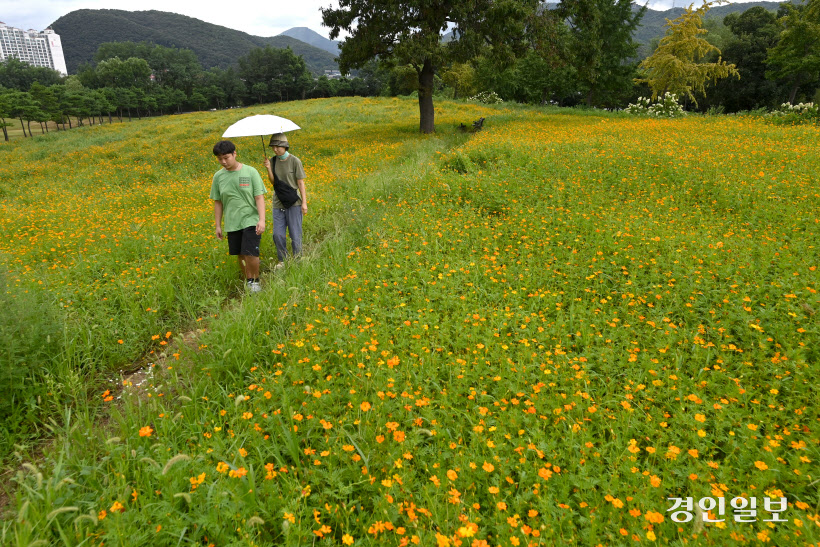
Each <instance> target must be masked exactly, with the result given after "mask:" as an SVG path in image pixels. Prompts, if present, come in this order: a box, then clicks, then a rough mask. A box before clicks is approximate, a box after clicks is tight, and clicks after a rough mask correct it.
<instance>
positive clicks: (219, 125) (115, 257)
mask: <svg viewBox="0 0 820 547" xmlns="http://www.w3.org/2000/svg"><path fill="white" fill-rule="evenodd" d="M265 112H273V113H276V114H279V115H282V116H286V117H289V118H291V119H294V121H296V122H297V123H298V124H299V125H301V126H302V127H303V130H302V131H300V132H297V133H294V134H293V136H292V149H291V151H292V152H293V153H294V154H296V155H297V156H299V157H300V158H301V159H302V160H303V162H304V164H305V167H306V170H307V172H308V192H309V196H310V198H311V199H310V212H309V215H308V216H307V217H306V220H305V225H306V242H307V243H306V248H307V249H306V250H307V255H306V256H305V257H304V258H303V259H302V260H300V261H298V262H294V263H291V264H289V265H288V266H287V267H286V268H285V269H284V271H277V272H273V271H272V270H271V268H270V265H271V262H270V258H271V256H272V255H273V249H272V244H271V241H270V239H269V238H268V237H265V238H264V245H263V248H262V253H263V270H264V273H263V285H264V288H265V289H264V292H263V293H261V294H260V295H257V296H256V297H253V298H251V297H245V296H242V295H241V293H240V290H239V289H240V287H241V284H240V280H239V279H238V275H237V271H236V265H235V263H234V262H233V261H231V260H229V258H228V257H227V256H226V249H225V248H224V245H220V244H218V243H217V242H216V241H215V240H214V238H213V234H212V231H213V227H212V224H213V220H212V212H211V205H210V201H209V200H208V199H207V195H208V188H209V185H210V177H211V175H212V173H213V172H214V171H215V170H216V167H217V165H216V163H215V161H214V160H213V159H212V157H211V155H210V147H211V146H212V144H213V142H214V141H215V140H217V139H218V138H219V135H220V134H221V132H222V130H223V129H224V128H225V127H227V126H228V125H230V123H232V122H234V121H236V119H238V118H240V117H242V116H245V115H250V114H257V113H265ZM568 112H569V113H568ZM480 116H484V117H486V119H487V121H486V122H485V130H484V131H482V132H481V133H478V134H475V135H465V134H461V133H459V132H458V131H457V129H456V127H457V126H458V124H459V123H467V124H469V123H470V122H471V121H473V120H474V119H476V118H478V117H480ZM437 124H438V125H437V128H438V132H437V134H436V135H434V136H420V135H418V134H417V105H416V104H415V102H414V101H411V100H402V99H378V100H373V99H332V100H319V101H303V102H296V103H287V104H281V105H275V108H271V107H256V108H252V109H246V110H244V111H241V112H240V111H229V112H218V113H200V114H194V115H184V116H175V117H173V118H162V119H152V120H144V121H141V122H135V123H131V124H116V125H113V126H103V127H95V128H83V129H80V130H77V131H72V132H66V133H60V134H50V135H47V136H45V137H41V138H38V139H31V140H30V141H26V142H21V141H16V142H14V143H11V144H10V145H5V146H4V147H0V154H4V153H5V154H6V161H3V162H2V163H0V175H2V176H0V180H3V181H8V182H4V183H3V185H2V187H0V192H2V197H3V200H2V205H0V207H2V208H3V211H2V215H0V233H2V234H3V236H4V237H3V238H2V239H0V246H2V247H0V253H2V254H3V256H4V259H5V260H4V263H5V264H6V266H5V270H4V271H3V272H2V275H3V276H4V278H5V280H6V284H7V289H6V291H5V294H4V295H3V296H2V297H3V299H4V300H3V306H2V308H1V309H2V312H0V313H2V314H3V316H2V321H3V322H2V326H3V330H2V331H0V334H2V336H3V342H4V344H6V345H7V347H8V348H9V349H8V350H7V351H6V354H4V358H7V359H8V362H9V364H8V366H6V367H4V368H5V369H6V370H7V372H5V375H6V377H7V378H6V379H5V380H4V381H5V382H6V383H5V384H0V391H2V390H3V389H4V388H5V390H6V391H5V393H6V394H8V395H9V397H8V398H7V401H10V402H7V403H6V404H5V406H4V407H0V410H3V411H4V412H5V413H6V416H7V419H6V425H5V426H4V428H3V429H4V431H5V433H4V435H5V439H6V440H7V441H8V443H7V444H6V446H9V447H11V446H12V443H15V446H14V448H9V449H8V451H7V452H6V453H4V457H5V460H6V462H7V464H8V466H9V469H11V470H12V471H10V472H9V474H10V475H11V474H13V476H14V488H15V490H14V494H13V499H12V501H11V511H10V512H9V514H8V516H7V519H6V520H5V521H4V524H3V527H2V531H1V532H0V534H1V535H0V539H2V541H0V543H2V544H4V545H5V544H9V545H20V546H23V545H31V544H32V543H33V542H37V541H42V542H44V543H43V544H61V545H62V544H65V545H101V544H103V543H104V544H106V545H179V544H183V543H188V544H191V543H195V544H201V545H215V546H221V545H306V544H318V545H323V544H326V545H330V544H343V545H376V544H388V545H409V544H418V545H438V546H450V545H453V546H466V545H470V546H475V547H478V546H482V545H552V544H557V543H562V544H563V543H566V544H577V545H597V544H601V545H621V544H623V545H626V544H636V543H653V542H655V543H657V544H663V545H669V544H675V545H684V544H686V545H721V546H722V545H733V544H753V545H757V544H770V545H812V544H816V543H817V542H818V541H820V527H818V524H820V517H818V504H820V497H818V490H817V484H818V477H817V475H818V468H817V464H816V462H817V460H818V458H820V454H818V452H820V447H818V436H817V434H816V430H817V428H818V427H820V423H818V414H817V411H816V410H815V407H816V405H815V404H814V403H812V402H811V396H812V393H813V389H814V388H815V386H816V385H817V363H818V357H820V355H818V352H820V349H818V348H820V345H818V342H820V340H818V323H817V315H816V310H820V297H818V295H817V289H818V274H817V270H816V268H817V261H818V259H817V249H816V241H817V237H818V232H820V226H819V225H818V223H820V218H818V216H817V211H818V206H820V190H818V188H817V175H816V173H817V172H818V167H820V166H819V165H818V158H817V154H816V149H817V143H818V136H820V135H818V130H817V128H816V127H785V126H773V125H769V124H767V123H765V121H762V120H758V119H753V118H746V117H690V118H685V119H680V120H650V119H641V118H629V117H624V116H622V115H612V114H597V113H596V114H593V113H577V112H575V113H572V112H571V111H561V110H557V109H556V110H547V111H545V110H539V109H534V108H525V107H515V106H493V107H485V106H480V105H471V104H467V103H458V102H440V103H438V104H437ZM238 144H239V146H240V160H241V161H246V162H248V163H251V164H254V165H257V166H259V164H260V162H261V154H262V150H261V145H260V143H259V140H258V139H241V140H238ZM55 153H56V155H55ZM46 159H48V161H44V160H46ZM58 160H59V161H58ZM11 181H20V182H21V184H14V183H12V182H11ZM22 182H25V183H26V184H22ZM143 357H145V358H146V362H147V363H149V364H148V365H147V367H146V369H145V370H147V371H149V372H150V374H149V375H148V379H147V380H146V383H145V384H144V385H143V387H142V388H141V389H139V390H137V391H136V393H133V394H129V393H131V392H132V391H134V390H125V391H124V390H122V389H120V388H118V387H111V388H107V387H106V385H105V383H104V381H103V380H104V379H105V378H110V377H112V376H115V375H114V374H113V371H117V370H121V369H122V367H123V365H126V364H128V363H133V362H138V361H139V360H140V359H141V358H143ZM0 394H2V393H0ZM20 394H23V395H20ZM40 422H42V423H45V424H47V425H48V426H49V428H50V430H51V436H52V438H53V439H54V441H53V442H52V443H51V444H50V445H49V447H48V448H46V449H42V455H41V456H40V457H39V458H37V459H36V460H32V459H31V456H32V454H33V453H36V451H35V449H34V446H35V445H33V444H32V443H31V441H27V440H26V437H25V435H24V431H22V428H15V427H14V426H12V425H11V424H17V423H19V424H31V423H40ZM669 498H692V499H693V501H694V504H695V508H694V509H693V510H692V511H691V513H692V518H691V520H688V519H684V518H683V515H682V514H680V513H674V512H675V511H681V510H683V508H682V507H678V508H676V509H673V510H670V508H671V507H672V502H670V500H669ZM707 498H711V500H707ZM781 498H786V500H787V504H788V505H787V507H783V509H785V510H784V511H782V512H780V513H778V512H776V509H779V508H780V507H778V506H773V504H772V503H771V501H779V500H780V499H781ZM752 499H754V500H755V502H756V513H755V514H754V515H753V516H746V517H742V516H741V515H742V513H741V509H743V508H745V509H746V510H748V509H749V506H750V505H751V502H752ZM698 502H700V503H701V507H702V508H703V511H701V510H699V509H698V507H697V504H698ZM713 503H714V505H713ZM721 508H722V509H721ZM673 513H674V514H675V515H676V517H675V520H673V518H672V517H673ZM721 519H722V520H721ZM737 519H740V520H745V521H746V522H741V521H738V520H737ZM682 520H687V522H677V521H682ZM711 521H717V522H711Z"/></svg>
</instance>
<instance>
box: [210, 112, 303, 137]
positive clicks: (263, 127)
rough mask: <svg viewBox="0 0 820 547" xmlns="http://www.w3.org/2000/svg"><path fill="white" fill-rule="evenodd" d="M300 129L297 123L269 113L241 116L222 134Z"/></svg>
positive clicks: (236, 135) (254, 133)
mask: <svg viewBox="0 0 820 547" xmlns="http://www.w3.org/2000/svg"><path fill="white" fill-rule="evenodd" d="M296 129H301V127H299V126H298V125H296V124H295V123H293V122H292V121H290V120H289V119H287V118H281V117H279V116H273V115H271V114H259V115H257V116H248V117H247V118H242V119H241V120H239V121H238V122H236V123H235V124H233V125H232V126H230V127H229V128H228V129H226V130H225V132H224V133H223V134H222V136H223V137H224V138H228V137H255V136H257V135H273V134H274V133H285V132H287V131H294V130H296Z"/></svg>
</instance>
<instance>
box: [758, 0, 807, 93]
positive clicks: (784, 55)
mask: <svg viewBox="0 0 820 547" xmlns="http://www.w3.org/2000/svg"><path fill="white" fill-rule="evenodd" d="M783 11H785V13H784V14H783V16H782V17H781V18H780V23H781V24H782V25H783V31H782V32H781V33H780V39H779V41H778V43H777V45H776V46H775V47H774V48H772V49H771V50H769V58H768V67H769V71H768V72H767V73H766V76H767V77H770V78H773V79H777V80H784V81H786V82H788V83H789V85H790V86H791V91H790V92H789V102H790V103H794V100H795V97H796V96H797V92H798V90H799V89H800V87H801V86H803V85H806V84H810V85H811V86H817V84H818V83H819V82H818V80H820V0H811V1H810V2H809V3H808V4H807V5H801V6H796V5H794V4H792V3H790V2H789V3H786V4H784V5H783V7H782V8H781V13H782V12H783Z"/></svg>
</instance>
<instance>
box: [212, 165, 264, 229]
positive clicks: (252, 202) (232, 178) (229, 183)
mask: <svg viewBox="0 0 820 547" xmlns="http://www.w3.org/2000/svg"><path fill="white" fill-rule="evenodd" d="M266 192H267V189H266V188H265V185H264V184H263V183H262V177H260V176H259V171H257V170H256V169H254V168H253V167H249V166H247V165H244V164H243V165H242V167H240V168H239V169H237V170H236V171H227V170H225V169H220V170H219V171H217V172H216V174H215V175H214V181H213V183H212V184H211V199H212V200H214V201H221V202H222V218H223V220H224V222H225V228H224V229H225V231H226V232H235V231H237V230H243V229H245V228H247V227H248V226H256V223H257V222H259V212H258V211H257V210H256V198H255V196H259V195H262V194H264V193H266Z"/></svg>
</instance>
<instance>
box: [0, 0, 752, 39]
mask: <svg viewBox="0 0 820 547" xmlns="http://www.w3.org/2000/svg"><path fill="white" fill-rule="evenodd" d="M734 1H736V0H734ZM673 2H674V5H675V6H676V7H685V6H687V5H689V4H690V3H692V0H650V1H649V7H650V9H654V10H666V9H668V8H671V7H673ZM700 3H701V2H700V0H698V1H696V2H695V4H696V5H700ZM330 5H334V6H335V5H336V2H335V0H289V1H284V0H268V1H267V2H261V1H259V0H239V1H237V2H230V1H229V0H228V1H223V2H219V3H216V2H197V1H195V0H138V1H137V2H134V1H130V2H124V1H122V0H0V21H2V22H4V23H5V24H7V25H9V26H12V27H17V28H22V29H24V30H27V29H30V28H31V29H35V30H43V29H44V28H46V27H48V26H49V25H50V24H51V23H53V22H54V21H56V20H57V19H59V18H60V17H61V16H63V15H65V14H67V13H70V12H72V11H74V10H78V9H120V10H128V11H136V10H137V9H138V10H159V11H169V12H173V13H179V14H182V15H187V16H189V17H194V18H196V19H200V20H202V21H206V22H208V23H213V24H215V25H220V26H223V27H228V28H232V29H236V30H241V31H243V32H247V33H248V34H252V35H254V36H276V35H277V34H280V33H282V32H284V31H286V30H288V29H289V28H293V27H308V28H309V29H311V30H313V31H315V32H318V33H319V34H321V35H322V36H325V37H327V34H328V29H327V28H325V27H323V26H322V14H321V13H320V12H319V8H321V7H328V6H330ZM135 6H139V7H138V8H137V9H135Z"/></svg>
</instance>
